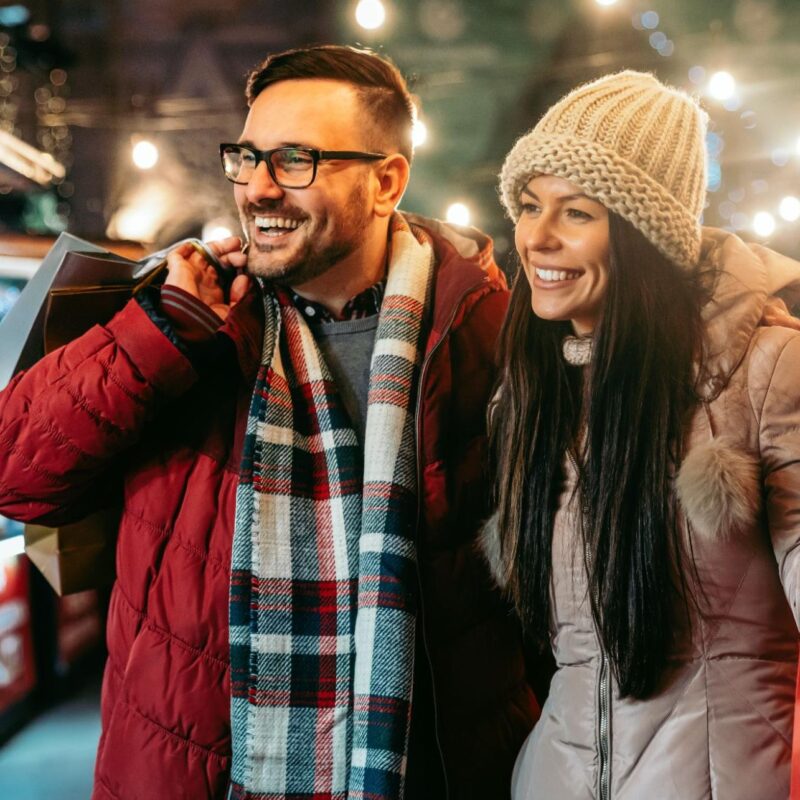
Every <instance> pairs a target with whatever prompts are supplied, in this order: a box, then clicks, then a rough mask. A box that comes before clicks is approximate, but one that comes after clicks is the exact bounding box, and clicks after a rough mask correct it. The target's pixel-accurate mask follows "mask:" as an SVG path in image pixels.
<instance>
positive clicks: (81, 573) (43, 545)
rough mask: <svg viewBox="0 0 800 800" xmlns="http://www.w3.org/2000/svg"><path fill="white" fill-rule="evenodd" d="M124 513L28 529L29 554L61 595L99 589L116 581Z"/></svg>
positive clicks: (101, 513)
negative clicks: (119, 535) (118, 531)
mask: <svg viewBox="0 0 800 800" xmlns="http://www.w3.org/2000/svg"><path fill="white" fill-rule="evenodd" d="M119 519H120V510H119V509H118V508H115V509H105V510H103V511H98V512H96V513H94V514H90V515H89V516H88V517H85V518H84V519H82V520H81V521H80V522H73V523H72V524H70V525H62V526H60V527H58V528H47V527H45V526H43V525H26V526H25V554H26V555H27V556H28V558H29V559H30V560H31V561H32V562H33V563H34V564H35V565H36V567H37V568H38V570H39V572H41V573H42V575H44V577H45V578H46V579H47V582H48V583H49V584H50V585H51V586H52V587H53V589H54V590H55V591H56V593H57V594H59V595H65V594H74V593H75V592H82V591H84V590H86V589H98V588H100V587H101V586H107V585H109V584H110V583H112V582H113V580H114V557H115V548H116V532H117V528H118V527H119Z"/></svg>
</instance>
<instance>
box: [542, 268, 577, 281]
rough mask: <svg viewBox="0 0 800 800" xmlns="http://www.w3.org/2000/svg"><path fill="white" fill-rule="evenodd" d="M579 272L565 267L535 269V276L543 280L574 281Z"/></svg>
mask: <svg viewBox="0 0 800 800" xmlns="http://www.w3.org/2000/svg"><path fill="white" fill-rule="evenodd" d="M580 276H581V273H580V272H575V271H573V270H565V269H537V270H536V277H537V278H539V279H540V280H543V281H553V282H554V281H574V280H575V279H576V278H580Z"/></svg>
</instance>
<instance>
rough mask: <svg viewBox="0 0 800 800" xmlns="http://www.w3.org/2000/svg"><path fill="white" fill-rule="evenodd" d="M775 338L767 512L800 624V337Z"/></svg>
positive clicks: (764, 439)
mask: <svg viewBox="0 0 800 800" xmlns="http://www.w3.org/2000/svg"><path fill="white" fill-rule="evenodd" d="M769 337H770V338H771V339H774V340H776V341H775V342H774V344H778V345H779V346H780V350H779V354H778V356H777V359H776V360H775V362H774V363H775V367H774V369H773V370H772V374H771V376H769V377H768V383H766V384H765V386H766V393H765V395H764V405H763V407H762V413H761V429H760V434H759V439H760V443H761V462H762V469H763V474H764V487H765V502H766V513H767V520H768V524H769V531H770V536H771V538H772V544H773V547H774V550H775V557H776V559H777V562H778V569H779V571H780V576H781V582H782V583H783V588H784V591H785V593H786V597H787V599H788V600H789V603H790V605H791V607H792V612H793V613H794V618H795V621H796V622H797V623H798V625H800V333H797V332H789V331H787V330H786V329H780V330H779V329H775V328H773V329H771V331H770V334H769ZM778 339H780V341H777V340H778ZM771 344H773V343H766V342H765V344H764V347H763V352H765V353H766V352H768V351H769V350H770V349H771V347H770V345H771Z"/></svg>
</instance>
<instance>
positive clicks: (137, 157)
mask: <svg viewBox="0 0 800 800" xmlns="http://www.w3.org/2000/svg"><path fill="white" fill-rule="evenodd" d="M131 155H132V156H133V163H134V164H136V166H137V167H139V169H152V168H153V167H154V166H155V165H156V164H157V163H158V148H157V147H156V146H155V145H154V144H153V143H152V142H148V141H147V140H146V139H142V140H141V141H140V142H136V144H135V145H134V146H133V151H132V153H131Z"/></svg>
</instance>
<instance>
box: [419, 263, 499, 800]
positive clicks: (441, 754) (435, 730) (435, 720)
mask: <svg viewBox="0 0 800 800" xmlns="http://www.w3.org/2000/svg"><path fill="white" fill-rule="evenodd" d="M484 282H485V279H484V280H482V281H481V283H479V284H476V285H475V286H471V287H470V288H469V289H468V290H467V291H465V292H464V293H463V294H462V295H461V297H459V298H458V302H457V303H455V304H454V306H453V313H452V314H451V315H450V319H449V320H448V321H447V324H446V325H445V326H444V329H443V330H442V335H441V337H440V338H439V341H438V342H436V344H435V345H434V346H433V348H432V349H431V351H430V353H428V355H427V356H426V357H425V359H424V360H423V362H422V367H421V369H420V373H419V383H418V391H417V402H416V409H415V411H414V429H415V433H416V438H417V446H416V456H417V522H416V526H415V528H414V530H415V531H417V532H418V531H419V527H420V521H421V520H422V458H421V455H420V448H419V443H420V441H421V440H422V437H421V435H420V421H421V406H422V388H423V386H424V383H425V376H426V375H427V374H428V366H429V365H430V363H431V362H432V361H433V357H434V356H435V355H436V351H437V350H438V349H439V347H440V345H441V344H442V342H443V341H444V340H445V339H446V338H447V336H448V334H449V333H450V328H451V327H452V325H453V322H454V321H455V318H456V315H457V314H458V311H459V309H460V308H461V305H462V303H463V302H464V301H465V300H466V299H467V297H468V296H469V295H470V294H472V292H474V291H475V290H476V289H477V288H478V287H479V286H481V285H482V284H483V283H484ZM417 541H419V536H418V537H417ZM417 549H418V550H419V547H418V548H417ZM419 562H420V559H419V552H418V553H417V559H416V566H417V584H418V586H419V609H420V615H419V618H420V621H421V623H422V647H423V649H424V650H425V658H426V660H427V662H428V671H429V674H430V676H431V697H432V699H433V734H434V738H435V739H436V749H437V750H438V751H439V760H440V761H441V764H442V776H443V778H444V792H445V795H444V798H443V800H447V798H449V797H450V782H449V780H448V777H447V766H446V765H445V761H444V750H443V749H442V742H441V739H440V738H439V704H438V702H437V700H436V679H435V677H434V674H433V660H432V659H431V652H430V650H429V649H428V636H427V633H426V630H425V614H424V608H423V605H424V598H423V592H422V570H421V568H420V564H419Z"/></svg>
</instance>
